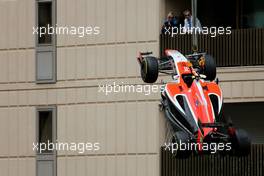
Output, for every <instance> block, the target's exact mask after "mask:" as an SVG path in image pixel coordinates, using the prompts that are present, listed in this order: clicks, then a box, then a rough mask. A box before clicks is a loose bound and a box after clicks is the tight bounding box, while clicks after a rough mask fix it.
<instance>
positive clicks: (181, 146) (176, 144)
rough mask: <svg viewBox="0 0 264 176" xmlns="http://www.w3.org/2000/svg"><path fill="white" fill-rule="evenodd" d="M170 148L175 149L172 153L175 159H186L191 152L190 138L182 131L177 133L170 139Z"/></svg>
mask: <svg viewBox="0 0 264 176" xmlns="http://www.w3.org/2000/svg"><path fill="white" fill-rule="evenodd" d="M171 143H172V148H174V149H177V150H175V151H174V152H173V155H174V156H175V157H176V158H182V159H184V158H188V157H189V156H190V155H191V154H192V151H191V150H188V149H189V143H190V137H189V135H188V134H187V133H185V132H183V131H177V132H176V133H175V134H174V135H173V138H172V141H171Z"/></svg>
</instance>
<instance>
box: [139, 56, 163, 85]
mask: <svg viewBox="0 0 264 176" xmlns="http://www.w3.org/2000/svg"><path fill="white" fill-rule="evenodd" d="M158 75H159V64H158V61H157V59H156V58H155V57H145V58H144V59H143V60H142V63H141V78H142V80H143V81H144V82H145V83H154V82H155V81H156V80H157V79H158Z"/></svg>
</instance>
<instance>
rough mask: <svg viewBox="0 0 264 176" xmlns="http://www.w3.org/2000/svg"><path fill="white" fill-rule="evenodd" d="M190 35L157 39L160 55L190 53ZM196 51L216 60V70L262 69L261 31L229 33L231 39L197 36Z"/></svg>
mask: <svg viewBox="0 0 264 176" xmlns="http://www.w3.org/2000/svg"><path fill="white" fill-rule="evenodd" d="M191 41H192V40H191V35H190V34H184V35H182V34H178V35H175V36H173V37H171V36H170V35H163V34H161V35H160V55H164V50H165V49H177V50H179V51H181V52H182V53H183V54H189V53H191V52H192V43H191ZM198 51H200V52H207V53H208V54H210V55H212V56H213V57H214V58H215V59H216V63H217V66H219V67H228V66H251V65H264V28H259V29H237V30H232V33H231V34H230V35H217V36H216V37H211V36H210V35H198Z"/></svg>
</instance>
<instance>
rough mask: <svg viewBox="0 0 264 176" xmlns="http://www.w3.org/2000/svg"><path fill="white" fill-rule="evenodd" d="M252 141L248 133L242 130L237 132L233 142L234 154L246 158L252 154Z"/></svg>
mask: <svg viewBox="0 0 264 176" xmlns="http://www.w3.org/2000/svg"><path fill="white" fill-rule="evenodd" d="M250 149H251V140H250V137H249V136H248V134H247V132H246V131H245V130H242V129H237V130H235V133H234V136H233V140H232V150H233V154H234V155H236V156H246V155H248V154H249V153H250Z"/></svg>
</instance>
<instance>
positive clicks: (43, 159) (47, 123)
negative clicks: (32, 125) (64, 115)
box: [36, 107, 57, 176]
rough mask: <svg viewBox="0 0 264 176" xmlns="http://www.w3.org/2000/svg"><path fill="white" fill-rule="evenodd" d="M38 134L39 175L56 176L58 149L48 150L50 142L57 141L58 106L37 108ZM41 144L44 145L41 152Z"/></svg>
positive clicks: (37, 160) (37, 159)
mask: <svg viewBox="0 0 264 176" xmlns="http://www.w3.org/2000/svg"><path fill="white" fill-rule="evenodd" d="M36 121H37V124H36V125H37V130H36V132H37V134H36V142H37V143H38V148H39V149H38V151H37V152H36V155H37V156H36V162H37V164H36V167H37V168H36V170H37V176H56V150H48V143H49V144H52V143H54V142H55V141H56V138H57V136H56V131H57V128H56V107H43V108H42V107H40V108H37V118H36ZM40 145H43V146H44V145H46V148H44V147H42V148H41V149H42V150H41V152H40Z"/></svg>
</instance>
